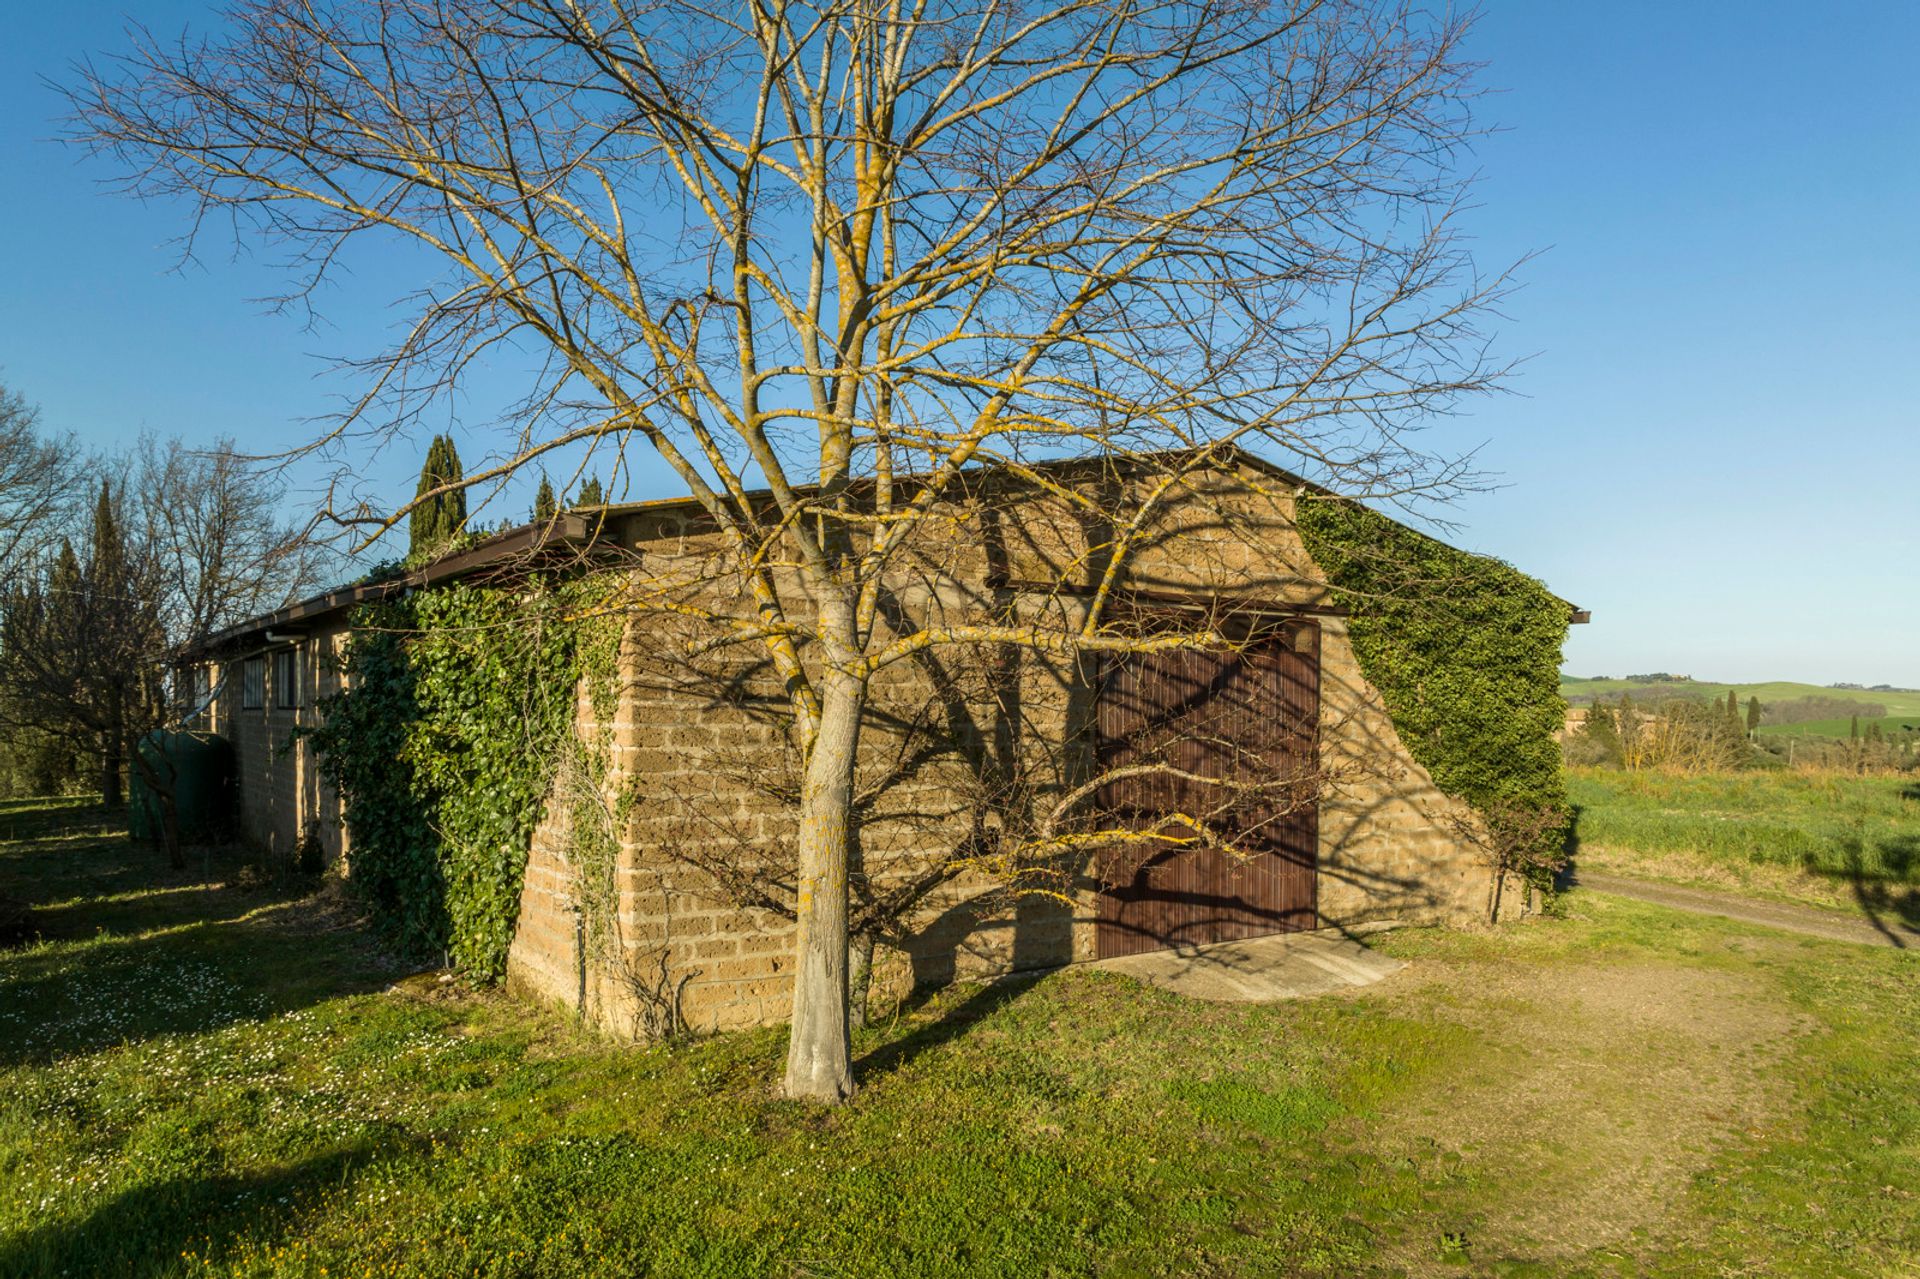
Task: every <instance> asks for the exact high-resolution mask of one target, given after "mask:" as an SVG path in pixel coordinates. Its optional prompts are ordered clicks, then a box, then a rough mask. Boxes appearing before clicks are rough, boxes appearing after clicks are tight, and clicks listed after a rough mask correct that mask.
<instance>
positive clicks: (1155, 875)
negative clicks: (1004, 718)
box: [1096, 623, 1320, 958]
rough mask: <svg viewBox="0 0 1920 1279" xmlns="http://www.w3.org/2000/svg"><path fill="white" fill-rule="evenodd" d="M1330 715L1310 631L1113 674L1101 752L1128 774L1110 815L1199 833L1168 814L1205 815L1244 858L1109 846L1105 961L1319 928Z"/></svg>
mask: <svg viewBox="0 0 1920 1279" xmlns="http://www.w3.org/2000/svg"><path fill="white" fill-rule="evenodd" d="M1319 710H1320V657H1319V628H1318V627H1316V626H1313V625H1312V624H1311V623H1294V624H1290V625H1289V626H1288V627H1286V628H1284V629H1283V630H1281V631H1280V632H1279V633H1277V634H1276V635H1274V636H1273V637H1272V638H1271V639H1268V640H1264V641H1262V642H1261V643H1259V644H1257V645H1253V646H1250V647H1249V648H1247V649H1245V650H1243V651H1241V652H1237V653H1234V652H1226V653H1211V652H1195V651H1189V650H1170V651H1167V652H1162V653H1145V654H1130V655H1128V656H1126V657H1124V658H1121V659H1118V660H1116V661H1114V662H1112V663H1110V664H1109V665H1108V668H1107V670H1106V671H1105V673H1104V675H1103V677H1102V680H1101V688H1100V697H1099V703H1098V714H1097V719H1096V722H1097V732H1098V740H1097V752H1096V753H1097V758H1098V763H1099V767H1100V768H1101V770H1102V771H1103V772H1113V771H1118V770H1127V771H1128V775H1126V776H1122V777H1117V778H1115V779H1114V780H1112V781H1109V782H1107V783H1106V784H1104V785H1103V786H1102V787H1101V789H1100V793H1099V797H1098V798H1099V805H1100V808H1101V811H1102V812H1103V813H1104V814H1106V816H1107V818H1108V820H1110V821H1113V822H1114V823H1115V824H1118V825H1122V826H1128V827H1131V828H1133V829H1137V830H1148V829H1159V830H1163V831H1165V832H1167V833H1168V834H1170V835H1171V834H1173V833H1174V832H1176V831H1178V832H1181V833H1182V834H1185V833H1187V832H1185V831H1184V829H1183V828H1182V827H1180V826H1178V825H1177V824H1170V823H1167V822H1166V820H1165V819H1166V818H1167V817H1169V816H1170V815H1172V814H1176V813H1185V814H1189V815H1192V816H1196V817H1200V818H1201V819H1202V820H1203V821H1205V822H1206V823H1207V825H1208V826H1209V827H1210V828H1212V829H1215V830H1218V831H1220V832H1222V833H1223V835H1224V841H1223V842H1226V843H1229V844H1231V845H1232V846H1233V848H1234V851H1228V850H1227V849H1224V848H1221V847H1217V846H1214V845H1212V844H1208V843H1203V842H1198V841H1194V840H1187V841H1182V840H1178V839H1168V840H1158V839H1156V840H1141V841H1129V842H1127V843H1124V844H1122V845H1119V846H1116V847H1114V848H1112V849H1110V850H1108V851H1107V853H1106V854H1105V855H1104V856H1103V857H1102V858H1101V859H1100V862H1099V865H1098V866H1097V867H1096V870H1097V873H1098V874H1099V876H1100V879H1101V881H1102V889H1101V893H1100V912H1099V953H1100V956H1101V957H1102V958H1106V957H1108V956H1113V955H1130V954H1135V953H1137V952H1140V951H1145V950H1163V949H1166V948H1168V947H1171V946H1190V945H1191V946H1200V945H1206V944H1207V943H1209V942H1218V941H1232V940H1235V939H1237V938H1242V937H1257V936H1260V935H1262V934H1265V933H1277V932H1292V931H1296V930H1299V929H1306V928H1312V927H1314V925H1315V922H1316V921H1315V914H1314V906H1315V897H1314V892H1315V882H1314V861H1315V851H1316V847H1317V844H1318V840H1319V803H1318V799H1317V786H1315V785H1314V782H1313V771H1314V767H1315V755H1316V737H1317V726H1318V719H1319ZM1134 769H1138V770H1140V771H1137V772H1134V771H1131V770H1134ZM1210 780H1211V781H1224V782H1228V783H1233V785H1228V786H1221V785H1209V784H1208V782H1209V781H1210Z"/></svg>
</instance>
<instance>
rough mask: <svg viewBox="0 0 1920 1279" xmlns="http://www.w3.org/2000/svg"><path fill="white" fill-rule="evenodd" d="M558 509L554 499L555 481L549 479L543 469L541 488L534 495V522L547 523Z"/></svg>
mask: <svg viewBox="0 0 1920 1279" xmlns="http://www.w3.org/2000/svg"><path fill="white" fill-rule="evenodd" d="M556 509H557V508H556V507H555V505H554V500H553V483H552V482H551V481H550V480H548V479H547V473H546V472H545V471H542V472H540V488H539V489H538V490H537V491H536V492H535V493H534V495H533V522H534V523H535V524H545V523H546V522H547V521H549V520H551V519H552V518H553V514H554V511H555V510H556Z"/></svg>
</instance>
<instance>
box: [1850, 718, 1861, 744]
mask: <svg viewBox="0 0 1920 1279" xmlns="http://www.w3.org/2000/svg"><path fill="white" fill-rule="evenodd" d="M1847 740H1848V741H1853V742H1857V741H1859V740H1860V717H1859V716H1858V715H1855V716H1854V717H1853V718H1852V719H1851V720H1850V721H1849V722H1848V724H1847Z"/></svg>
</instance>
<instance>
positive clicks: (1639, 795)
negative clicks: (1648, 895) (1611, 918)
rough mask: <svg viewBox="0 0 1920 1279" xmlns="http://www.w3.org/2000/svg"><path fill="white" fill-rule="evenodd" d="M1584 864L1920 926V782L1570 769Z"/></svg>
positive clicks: (1758, 773)
mask: <svg viewBox="0 0 1920 1279" xmlns="http://www.w3.org/2000/svg"><path fill="white" fill-rule="evenodd" d="M1567 793H1568V796H1569V797H1570V798H1571V799H1572V801H1573V803H1574V805H1575V806H1576V807H1577V808H1578V810H1579V823H1578V827H1577V832H1576V833H1577V835H1578V839H1579V851H1578V854H1577V861H1578V863H1579V864H1580V865H1583V866H1587V867H1590V868H1592V869H1596V870H1614V871H1624V872H1627V873H1631V874H1638V875H1642V876H1646V877H1650V878H1656V879H1669V880H1675V881H1678V882H1683V883H1702V884H1707V885H1710V886H1711V885H1718V886H1722V887H1726V886H1731V887H1735V888H1739V889H1742V890H1744V891H1748V892H1755V893H1758V894H1760V895H1762V896H1768V897H1778V898H1785V899H1789V900H1794V901H1800V902H1807V903H1810V904H1814V905H1820V906H1827V907H1833V908H1836V909H1842V910H1847V911H1850V912H1856V913H1857V912H1861V911H1865V912H1866V913H1867V914H1869V915H1872V916H1876V917H1877V916H1880V915H1882V914H1886V913H1892V914H1894V915H1897V916H1899V917H1900V918H1902V919H1903V920H1905V922H1906V923H1908V924H1909V925H1911V926H1920V778H1913V777H1887V776H1865V777H1861V776H1849V775H1845V774H1837V773H1798V772H1791V771H1787V770H1779V769H1775V770H1765V771H1760V770H1755V771H1748V772H1738V773H1724V774H1707V775H1692V776H1688V775H1673V774H1667V773H1656V772H1626V771H1623V770H1619V769H1605V768H1573V769H1569V770H1567Z"/></svg>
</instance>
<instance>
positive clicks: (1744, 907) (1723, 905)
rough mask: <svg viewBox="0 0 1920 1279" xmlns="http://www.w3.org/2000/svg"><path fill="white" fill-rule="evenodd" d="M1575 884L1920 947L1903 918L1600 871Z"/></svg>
mask: <svg viewBox="0 0 1920 1279" xmlns="http://www.w3.org/2000/svg"><path fill="white" fill-rule="evenodd" d="M1573 886H1574V887H1576V888H1589V889H1592V890H1593V891H1595V892H1600V893H1612V894H1614V895H1615V896H1617V897H1631V898H1633V899H1634V900H1636V901H1643V902H1652V903H1653V904H1655V905H1656V906H1670V907H1672V908H1673V909H1675V910H1686V911H1692V912H1693V913H1694V914H1697V915H1719V916H1722V917H1724V918H1726V919H1737V920H1739V921H1740V922H1742V923H1746V924H1762V925H1764V926H1766V927H1768V928H1780V929H1784V930H1786V931H1787V932H1791V933H1805V934H1807V935H1808V936H1812V937H1825V938H1828V939H1830V940H1833V941H1850V942H1858V943H1860V944H1861V945H1865V946H1893V947H1896V948H1898V949H1902V950H1905V949H1907V948H1909V947H1915V948H1920V931H1916V930H1915V929H1913V928H1911V927H1909V926H1908V925H1907V924H1906V923H1905V922H1904V921H1902V920H1899V919H1892V918H1886V919H1882V918H1871V917H1870V918H1865V919H1861V918H1852V919H1850V918H1848V917H1847V916H1845V915H1838V914H1834V913H1832V912H1830V911H1824V910H1815V909H1813V908H1812V907H1808V906H1794V905H1790V904H1787V903H1784V902H1769V901H1760V900H1758V899H1756V898H1752V897H1738V896H1734V895H1732V894H1729V893H1716V892H1710V891H1708V890H1705V889H1700V888H1682V887H1680V886H1679V885H1677V884H1662V883H1657V882H1655V881H1653V880H1647V879H1631V878H1628V877H1626V876H1624V875H1608V874H1603V873H1601V872H1599V871H1580V872H1577V873H1576V874H1575V875H1574V877H1573Z"/></svg>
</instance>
